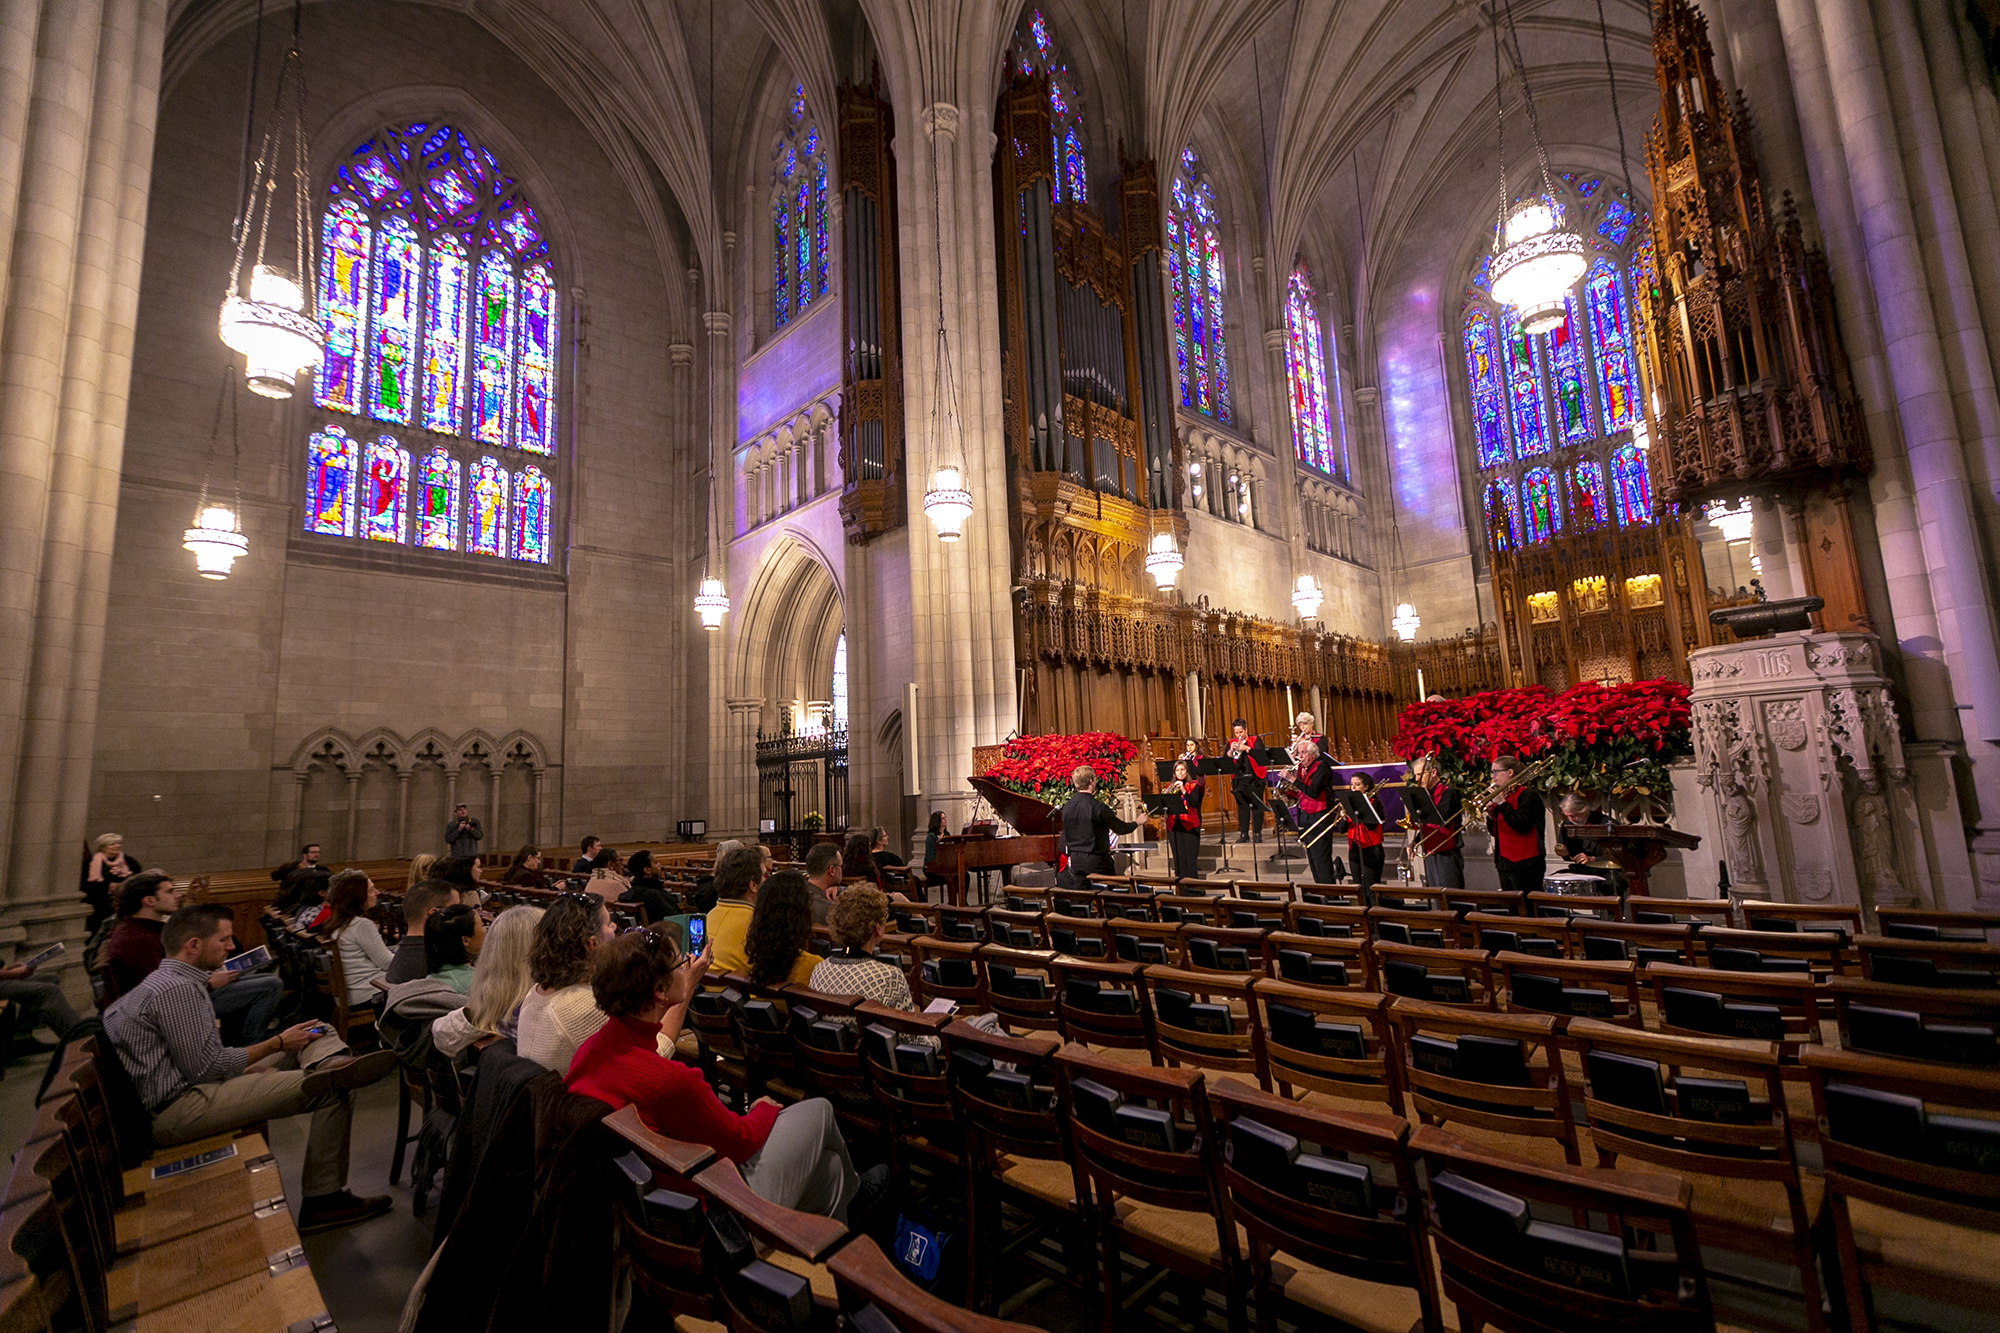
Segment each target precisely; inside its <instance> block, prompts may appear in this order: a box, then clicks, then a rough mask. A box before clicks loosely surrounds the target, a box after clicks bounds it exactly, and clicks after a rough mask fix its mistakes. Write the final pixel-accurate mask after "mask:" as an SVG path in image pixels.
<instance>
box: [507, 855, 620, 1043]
mask: <svg viewBox="0 0 2000 1333" xmlns="http://www.w3.org/2000/svg"><path fill="white" fill-rule="evenodd" d="M613 933H614V932H613V931H612V928H611V909H610V908H608V907H606V906H605V905H604V900H603V899H601V898H599V897H597V896H596V895H595V894H586V893H565V894H563V895H562V896H561V897H559V898H557V899H556V900H555V901H554V902H552V903H550V904H549V907H548V910H547V911H546V912H544V913H543V914H542V919H541V920H540V921H539V922H537V923H536V925H535V938H534V941H533V943H532V944H531V945H530V946H529V948H528V979H529V980H530V981H532V982H533V983H534V984H533V985H532V986H531V987H529V989H528V993H527V994H526V995H525V996H523V997H522V999H521V1017H520V1018H519V1019H518V1020H517V1023H516V1030H515V1034H514V1049H515V1050H516V1051H517V1052H519V1054H520V1056H521V1058H522V1059H524V1060H533V1061H534V1062H535V1063H536V1064H538V1065H541V1066H542V1067H543V1068H544V1069H553V1070H555V1072H556V1073H558V1074H561V1073H565V1072H567V1071H568V1069H569V1062H570V1059H571V1057H572V1056H574V1055H575V1054H576V1048H577V1047H578V1046H580V1045H582V1044H583V1041H584V1039H585V1038H586V1037H588V1036H590V1034H591V1033H593V1032H595V1031H597V1029H599V1028H601V1027H603V1026H604V1014H603V1011H601V1010H600V1009H598V1007H597V1001H596V1000H595V999H594V998H592V996H591V993H590V956H591V954H592V953H593V952H594V951H595V950H597V949H598V948H600V947H602V946H603V945H605V944H608V943H610V941H611V938H612V935H613Z"/></svg>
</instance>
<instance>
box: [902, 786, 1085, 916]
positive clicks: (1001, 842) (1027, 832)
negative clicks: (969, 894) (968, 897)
mask: <svg viewBox="0 0 2000 1333" xmlns="http://www.w3.org/2000/svg"><path fill="white" fill-rule="evenodd" d="M972 789H973V790H974V791H976V792H978V793H979V794H980V795H981V796H984V797H985V798H986V801H987V803H988V804H989V805H991V806H992V807H993V809H994V810H995V811H996V812H997V813H998V814H999V816H1000V817H1001V818H1002V819H1004V820H1006V821H1007V822H1008V823H1009V824H1012V825H1013V826H1014V827H1015V828H1016V829H1018V830H1020V836H1018V837H1013V838H995V837H992V836H990V835H975V836H972V837H967V836H965V835H963V834H956V833H947V834H945V835H944V836H943V837H941V838H939V839H938V851H937V860H935V861H933V862H931V863H930V864H929V865H927V866H925V867H924V868H925V869H926V870H928V871H930V873H931V874H933V875H936V876H938V877H939V878H941V879H943V880H945V881H946V888H945V892H946V893H948V894H949V895H950V896H951V904H952V905H953V906H954V907H963V906H965V875H966V872H967V871H969V870H990V869H992V868H994V867H996V866H1023V865H1034V864H1038V863H1046V864H1049V865H1054V864H1055V859H1056V808H1055V807H1054V806H1052V805H1049V804H1048V803H1047V802H1044V801H1038V800H1036V799H1035V798H1034V797H1032V796H1023V795H1021V793H1019V792H1017V791H1009V790H1008V789H1007V788H1005V787H1003V786H1001V785H1000V784H999V783H997V782H992V781H989V780H988V779H986V778H973V779H972Z"/></svg>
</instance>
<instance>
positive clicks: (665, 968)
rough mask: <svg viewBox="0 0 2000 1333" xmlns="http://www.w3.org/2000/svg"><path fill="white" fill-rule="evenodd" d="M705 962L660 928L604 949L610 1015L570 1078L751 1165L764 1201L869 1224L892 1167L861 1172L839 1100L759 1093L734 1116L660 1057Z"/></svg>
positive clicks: (603, 981)
mask: <svg viewBox="0 0 2000 1333" xmlns="http://www.w3.org/2000/svg"><path fill="white" fill-rule="evenodd" d="M708 963H709V956H708V954H707V953H706V952H703V953H702V955H701V956H700V957H698V958H689V957H688V956H686V955H684V954H682V953H681V952H680V950H679V949H678V948H676V947H675V945H674V940H673V936H671V935H670V934H668V933H666V932H665V931H663V930H662V929H661V928H660V927H658V926H647V927H645V928H643V929H640V930H633V931H628V932H626V933H625V934H623V935H620V936H619V937H618V938H617V939H615V940H613V941H612V942H611V943H610V944H607V945H605V946H604V947H603V948H601V949H598V950H596V951H595V952H594V954H593V956H592V965H591V976H590V989H591V994H592V996H593V998H595V999H596V1001H597V1007H598V1008H599V1009H601V1010H603V1011H604V1012H605V1014H607V1015H608V1016H609V1017H608V1018H607V1019H606V1021H605V1024H604V1026H603V1027H601V1028H599V1029H598V1030H597V1032H596V1033H595V1034H594V1035H593V1036H591V1037H590V1038H589V1039H588V1040H586V1041H585V1042H584V1043H583V1045H581V1046H579V1047H577V1048H576V1058H575V1059H574V1060H572V1061H571V1062H570V1067H569V1075H568V1077H566V1078H565V1079H564V1080H563V1083H564V1086H566V1087H567V1088H568V1089H569V1090H570V1091H571V1092H575V1093H581V1094H582V1095H583V1096H585V1097H595V1098H596V1099H597V1100H599V1101H601V1102H604V1103H606V1104H608V1105H609V1106H610V1107H611V1109H612V1110H614V1111H616V1110H619V1109H621V1108H623V1107H626V1106H636V1107H638V1108H639V1117H640V1119H642V1120H644V1121H645V1122H646V1124H647V1126H648V1127H649V1128H651V1129H653V1130H654V1131H656V1132H657V1133H660V1134H665V1135H667V1136H668V1137H670V1138H676V1139H683V1140H685V1141H687V1142H689V1143H702V1144H706V1145H708V1146H709V1147H711V1148H713V1149H715V1151H716V1152H718V1153H720V1154H721V1155H722V1156H724V1157H727V1158H729V1159H730V1160H731V1161H733V1162H735V1163H736V1164H737V1165H738V1166H739V1167H741V1168H742V1171H743V1179H744V1181H745V1182H746V1183H747V1184H748V1185H749V1186H750V1188H751V1189H752V1190H755V1191H756V1193H757V1196H758V1197H759V1198H762V1199H768V1200H769V1201H770V1202H772V1203H775V1204H778V1205H779V1206H781V1207H784V1208H794V1209H797V1210H798V1211H800V1212H806V1213H818V1214H820V1215H821V1216H824V1217H831V1218H834V1219H836V1220H837V1221H841V1222H848V1223H850V1224H852V1225H855V1226H863V1225H865V1224H866V1223H867V1221H868V1217H869V1214H871V1213H872V1212H873V1211H874V1210H875V1207H876V1204H877V1203H878V1202H879V1201H880V1199H881V1197H882V1195H883V1193H884V1192H885V1189H886V1187H887V1185H888V1182H889V1168H888V1167H886V1166H877V1167H873V1168H871V1169H870V1170H869V1171H868V1173H867V1174H866V1175H859V1176H857V1175H856V1174H855V1170H854V1162H853V1160H852V1159H851V1158H850V1157H849V1156H848V1154H847V1143H846V1141H845V1140H844V1139H842V1138H841V1135H840V1127H839V1125H837V1124H836V1123H835V1122H834V1118H833V1105H832V1103H830V1102H828V1101H827V1100H826V1099H825V1098H823V1097H815V1098H813V1099H812V1100H811V1101H804V1102H798V1103H796V1104H794V1105H792V1106H788V1107H785V1108H784V1109H783V1110H780V1109H779V1107H778V1104H777V1103H776V1102H774V1101H772V1100H770V1099H769V1098H759V1099H758V1101H757V1102H756V1104H755V1105H753V1106H752V1107H751V1108H750V1110H749V1113H748V1114H746V1115H737V1114H736V1113H735V1112H734V1111H731V1110H730V1109H729V1108H728V1107H726V1106H724V1105H723V1104H722V1102H721V1101H720V1100H719V1099H718V1098H717V1097H716V1095H715V1093H714V1092H713V1091H712V1090H711V1089H710V1088H709V1086H708V1084H707V1082H706V1081H704V1080H703V1078H702V1076H701V1074H700V1072H699V1071H697V1070H696V1069H694V1068H692V1067H691V1066H688V1065H684V1064H680V1063H678V1062H677V1061H674V1060H671V1059H668V1058H666V1057H665V1056H662V1055H661V1054H660V1051H661V1050H662V1049H666V1050H672V1049H673V1044H674V1039H675V1038H676V1037H678V1036H679V1035H680V1030H681V1024H682V1023H683V1022H684V1021H685V1020H686V1018H687V1007H688V1001H689V1000H690V999H692V998H693V997H694V995H695V994H696V993H697V992H698V991H699V990H700V989H701V978H702V976H703V975H704V974H705V973H706V972H707V971H708Z"/></svg>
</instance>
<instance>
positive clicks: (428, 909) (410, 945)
mask: <svg viewBox="0 0 2000 1333" xmlns="http://www.w3.org/2000/svg"><path fill="white" fill-rule="evenodd" d="M413 864H414V863H413ZM457 901H458V887H457V886H456V885H453V884H447V883H445V882H444V881H443V880H441V879H426V880H412V881H411V883H410V887H409V888H408V889H405V890H404V891H403V938H402V939H400V940H398V941H396V956H395V958H393V959H392V960H391V961H390V963H389V970H388V971H387V972H384V973H383V974H382V979H383V980H384V981H386V982H388V983H389V984H390V985H391V986H400V985H402V984H403V983H404V982H406V981H415V980H416V979H417V978H418V977H423V976H429V975H430V970H431V965H430V960H429V958H427V957H426V956H425V954H424V923H425V922H427V921H428V920H430V917H431V914H432V913H433V912H436V911H439V910H440V909H442V908H446V907H450V906H451V905H452V904H453V903H455V902H457Z"/></svg>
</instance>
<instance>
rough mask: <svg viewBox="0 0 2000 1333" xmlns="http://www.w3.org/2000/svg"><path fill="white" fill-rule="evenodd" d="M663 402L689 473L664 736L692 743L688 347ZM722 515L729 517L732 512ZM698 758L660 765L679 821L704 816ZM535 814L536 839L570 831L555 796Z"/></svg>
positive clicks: (696, 488)
mask: <svg viewBox="0 0 2000 1333" xmlns="http://www.w3.org/2000/svg"><path fill="white" fill-rule="evenodd" d="M667 402H668V404H669V419H670V420H671V421H672V422H673V425H672V427H671V431H672V435H673V456H674V457H676V458H682V459H685V460H687V461H686V464H685V466H686V467H687V469H688V474H691V475H688V483H689V484H687V485H685V486H682V487H680V488H679V489H680V491H681V494H680V497H679V499H678V501H677V508H676V510H675V511H674V515H675V518H676V520H677V522H678V524H679V526H680V529H681V533H682V535H681V536H679V537H678V538H676V539H675V540H674V542H673V544H672V545H671V546H670V547H669V548H668V558H669V559H670V560H671V562H672V563H671V564H670V565H669V567H668V571H667V582H666V586H667V588H669V589H670V590H671V591H670V592H669V593H668V596H669V598H670V599H671V601H672V602H676V603H678V605H669V606H668V607H667V608H666V609H665V611H664V612H663V614H662V616H661V623H662V626H663V628H664V630H665V633H666V636H667V643H668V651H669V654H670V656H669V658H668V660H669V661H673V662H678V663H680V664H681V670H682V672H683V677H682V683H681V687H680V688H679V689H676V690H673V691H671V692H670V693H669V694H668V696H667V734H668V735H670V736H681V737H685V738H687V739H688V740H689V741H690V742H692V741H693V740H694V735H695V733H694V728H693V726H692V725H691V723H690V721H689V717H688V714H689V712H690V704H691V703H692V702H693V691H694V689H695V688H696V687H695V685H694V681H695V680H696V679H697V677H696V675H695V667H696V663H697V661H698V660H699V659H698V658H697V656H696V653H695V650H696V649H697V648H698V647H699V646H700V645H698V644H696V643H693V642H691V641H690V638H689V636H690V635H699V636H701V637H703V638H706V637H707V636H706V635H702V634H701V631H700V629H699V628H697V626H698V625H699V624H700V622H699V621H697V620H696V619H695V616H694V610H693V607H692V606H691V605H690V602H691V600H692V598H693V597H694V594H695V582H694V577H693V576H692V574H691V570H690V565H689V557H690V556H693V555H694V554H695V553H696V552H697V551H699V550H700V547H701V543H702V541H703V540H704V534H705V533H706V531H707V525H706V524H705V523H698V522H697V519H698V517H699V514H698V511H697V510H696V505H698V504H701V503H703V502H705V499H706V497H707V496H708V494H709V479H708V476H707V469H706V468H698V467H697V466H696V464H698V463H699V461H700V459H701V450H700V449H699V448H698V447H696V444H695V441H694V440H693V438H692V436H691V434H690V431H691V429H692V426H693V421H692V418H693V415H694V408H695V403H694V344H693V343H688V342H672V343H668V344H667ZM723 512H724V513H725V514H728V513H730V512H731V511H728V510H724V511H723ZM723 521H724V522H729V521H730V520H728V519H724V520H723ZM563 730H564V734H565V736H567V734H568V732H569V728H568V727H565V728H564V729H563ZM703 757H704V756H703V751H701V750H700V749H699V748H697V747H695V746H693V745H690V747H689V751H688V753H687V754H685V755H683V756H682V762H680V763H678V764H668V765H666V766H665V767H666V774H667V789H666V793H665V798H666V802H667V806H668V808H669V809H672V810H676V811H679V812H680V814H679V818H682V819H693V818H697V817H699V816H701V815H702V813H703V812H702V810H701V809H699V808H696V803H699V802H703V801H705V800H706V799H707V795H708V793H707V792H706V791H697V790H696V789H695V786H694V784H692V783H691V782H690V781H689V779H688V775H689V774H690V773H699V772H700V771H701V770H702V768H703V767H705V766H706V765H705V764H704V762H703ZM551 758H555V756H551ZM536 810H537V814H536V821H537V822H536V832H537V834H538V835H539V836H542V837H547V838H550V839H554V840H558V841H560V840H565V839H567V838H568V836H569V832H568V830H567V829H565V828H563V826H562V808H561V793H560V792H558V794H557V807H556V809H555V810H554V811H553V812H550V816H551V817H550V818H549V821H548V822H549V826H548V828H547V829H543V828H542V827H541V822H540V821H541V819H542V812H543V811H544V810H546V807H545V806H543V805H542V804H541V803H540V802H539V800H538V801H537V803H536Z"/></svg>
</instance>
